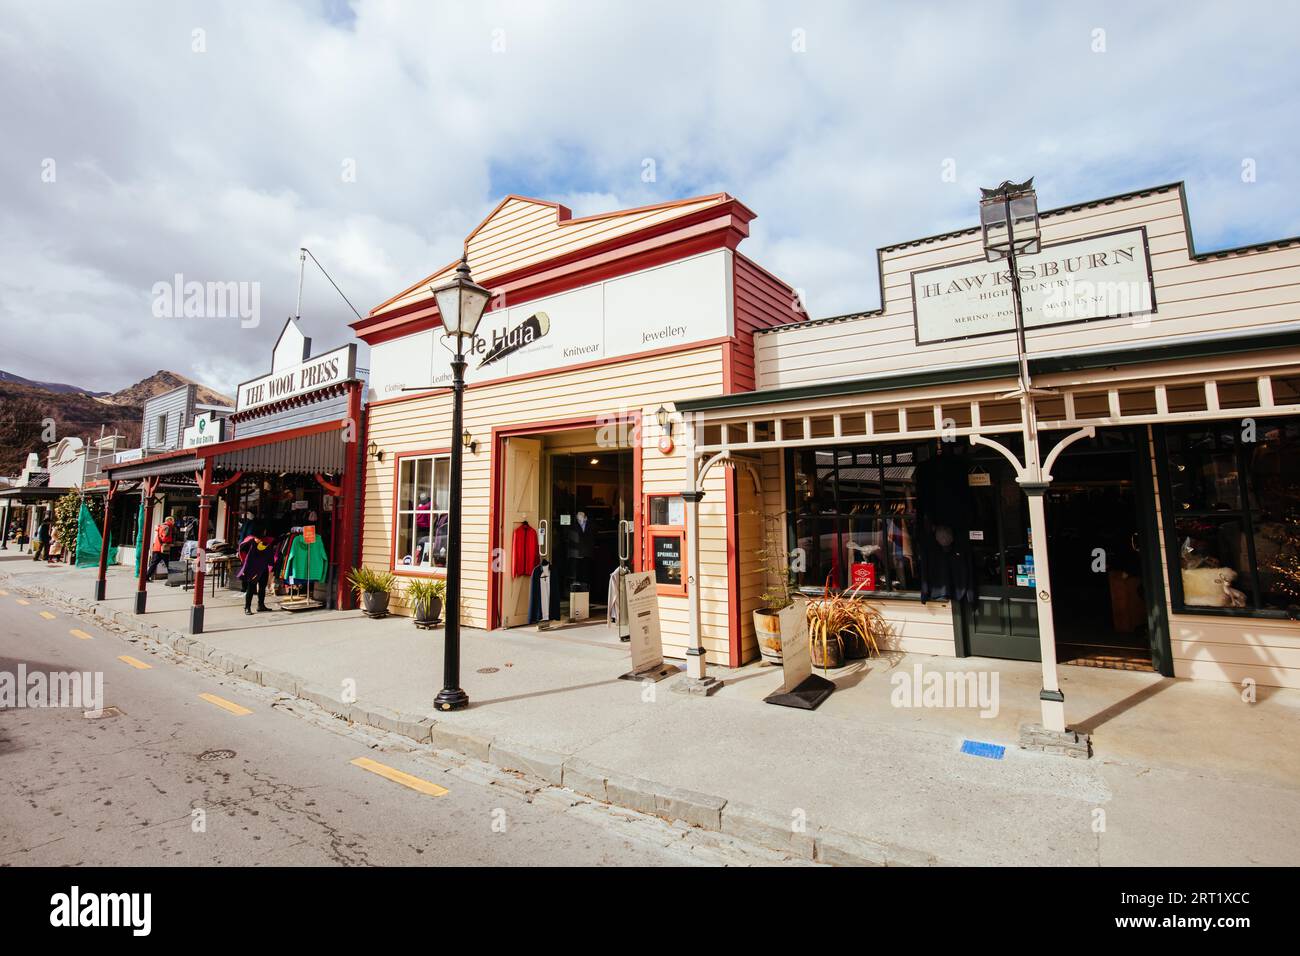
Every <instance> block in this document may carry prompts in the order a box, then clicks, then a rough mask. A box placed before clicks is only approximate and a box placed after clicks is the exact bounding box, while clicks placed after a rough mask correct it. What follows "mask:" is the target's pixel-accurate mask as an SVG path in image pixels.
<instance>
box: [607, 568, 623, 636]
mask: <svg viewBox="0 0 1300 956" xmlns="http://www.w3.org/2000/svg"><path fill="white" fill-rule="evenodd" d="M626 574H627V568H625V567H623V566H622V565H621V564H620V565H619V566H618V567H617V568H615V569H614V573H613V574H611V575H610V576H609V594H608V596H607V597H606V598H605V622H606V623H607V624H613V625H615V626H617V625H618V596H619V593H620V592H621V591H622V588H623V578H624V576H625V575H626Z"/></svg>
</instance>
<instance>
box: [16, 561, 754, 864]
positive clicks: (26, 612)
mask: <svg viewBox="0 0 1300 956" xmlns="http://www.w3.org/2000/svg"><path fill="white" fill-rule="evenodd" d="M23 601H27V603H22V602H23ZM124 657H125V658H129V659H123V658H124ZM20 663H23V664H25V665H26V669H27V672H28V673H29V674H31V673H36V672H42V673H50V672H70V671H77V672H92V673H94V672H100V673H102V674H103V682H104V703H105V704H106V705H107V706H108V707H109V708H110V709H109V710H108V714H109V715H108V716H104V717H101V718H99V719H88V718H87V717H86V716H85V711H84V709H83V708H80V707H75V708H74V707H58V708H53V707H44V708H16V707H6V708H5V709H2V710H0V866H33V865H55V866H58V865H72V866H76V865H96V866H123V865H129V866H136V865H183V866H195V865H218V866H249V865H271V864H275V865H341V866H367V865H378V866H399V865H406V866H418V865H458V864H459V865H514V866H527V865H534V864H542V865H585V866H591V865H600V866H610V865H726V864H732V865H734V864H739V865H745V864H755V863H759V864H761V863H771V862H775V861H776V859H777V857H775V855H768V854H765V853H764V852H763V851H759V850H750V849H748V848H745V847H741V846H739V845H737V844H734V843H732V842H730V841H727V840H725V838H722V837H719V836H718V835H716V834H706V833H703V832H701V831H692V830H689V829H687V828H683V827H681V826H674V825H671V824H668V823H666V822H664V821H660V820H657V819H654V818H651V817H646V816H642V815H640V814H636V813H632V812H631V811H623V810H619V809H617V808H611V807H608V806H605V805H603V804H599V803H594V802H591V801H587V800H585V799H583V798H580V797H577V796H576V795H574V794H572V793H570V792H569V791H565V790H559V789H557V788H543V789H541V790H537V789H535V784H527V783H526V782H525V781H522V780H521V779H520V778H518V777H517V776H516V775H513V774H509V773H506V772H504V771H500V770H497V769H496V768H491V767H488V766H487V765H484V764H480V763H477V762H474V761H467V760H461V759H459V758H453V757H449V756H445V755H442V754H435V753H432V752H430V751H427V750H423V749H421V748H418V747H416V746H415V745H404V744H402V743H401V742H400V738H394V737H390V736H386V735H382V734H371V733H369V732H365V731H361V730H357V729H355V728H349V727H348V726H347V725H346V724H345V723H344V722H342V721H339V720H337V719H334V718H331V717H329V716H328V715H325V714H323V713H322V712H320V711H317V710H316V709H315V708H313V707H312V706H311V705H310V704H307V703H306V702H303V701H297V700H294V699H291V698H287V697H285V696H284V695H282V694H277V693H276V692H274V691H272V690H270V689H267V688H262V687H257V686H254V685H250V684H247V683H245V682H243V681H240V680H237V679H234V678H230V677H228V676H226V675H223V674H218V673H217V672H216V671H215V670H213V669H209V668H207V667H206V666H205V665H202V664H201V663H195V662H192V661H189V660H187V659H184V658H180V657H178V656H176V655H174V654H172V653H171V652H170V651H167V650H165V649H161V650H158V651H157V652H156V653H155V652H152V651H150V650H148V649H147V648H146V647H145V646H144V645H142V644H138V643H136V644H133V643H128V642H127V641H126V640H125V639H123V638H122V637H121V636H119V635H117V634H115V633H113V632H111V631H106V630H103V629H101V628H99V627H97V626H95V625H94V624H91V623H88V622H87V621H86V620H84V619H82V618H80V617H76V616H72V615H71V614H69V613H68V612H67V611H65V610H62V609H60V608H58V607H53V606H48V605H44V604H42V603H41V602H39V601H37V600H35V599H27V598H25V597H23V596H22V595H21V594H20V593H19V592H17V591H15V590H12V589H9V588H7V587H6V586H5V585H3V584H0V675H3V674H6V673H7V674H11V675H17V673H18V667H19V664H20ZM201 695H208V696H206V697H205V696H201ZM111 708H116V709H117V711H120V713H116V714H115V712H114V711H113V710H112V709H111ZM403 775H407V776H403ZM394 778H396V779H394Z"/></svg>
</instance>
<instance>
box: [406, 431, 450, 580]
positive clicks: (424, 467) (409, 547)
mask: <svg viewBox="0 0 1300 956" xmlns="http://www.w3.org/2000/svg"><path fill="white" fill-rule="evenodd" d="M450 500H451V459H450V458H449V457H448V456H446V455H427V456H420V457H414V456H412V457H399V458H398V461H397V508H396V513H397V514H396V523H397V529H396V535H395V537H396V544H395V547H394V550H393V565H394V568H395V569H396V570H398V571H439V570H442V569H443V568H445V567H446V566H447V509H448V506H449V504H450Z"/></svg>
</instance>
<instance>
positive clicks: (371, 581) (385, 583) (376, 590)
mask: <svg viewBox="0 0 1300 956" xmlns="http://www.w3.org/2000/svg"><path fill="white" fill-rule="evenodd" d="M348 584H350V585H352V590H353V591H355V592H356V595H357V597H358V598H359V599H360V600H361V610H362V611H363V612H365V614H366V616H367V617H384V616H385V615H386V614H387V613H388V596H389V595H390V594H391V593H392V591H393V587H394V586H395V585H396V584H397V578H396V577H394V576H393V574H392V572H390V571H372V570H371V569H370V568H353V569H352V570H351V571H349V572H348Z"/></svg>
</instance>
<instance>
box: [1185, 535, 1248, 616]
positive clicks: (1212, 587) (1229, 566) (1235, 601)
mask: <svg viewBox="0 0 1300 956" xmlns="http://www.w3.org/2000/svg"><path fill="white" fill-rule="evenodd" d="M1174 531H1175V534H1176V535H1177V538H1178V555H1179V565H1180V567H1181V569H1182V581H1183V603H1184V604H1187V605H1188V606H1190V607H1248V606H1250V605H1251V604H1252V603H1253V602H1252V600H1251V594H1250V591H1251V583H1250V575H1249V574H1241V573H1240V572H1241V570H1242V569H1243V568H1247V567H1248V562H1249V556H1250V555H1249V551H1248V550H1247V548H1248V541H1247V538H1246V535H1245V533H1244V532H1243V530H1242V523H1241V520H1240V519H1238V518H1179V519H1178V520H1177V521H1176V522H1175V524H1174Z"/></svg>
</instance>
